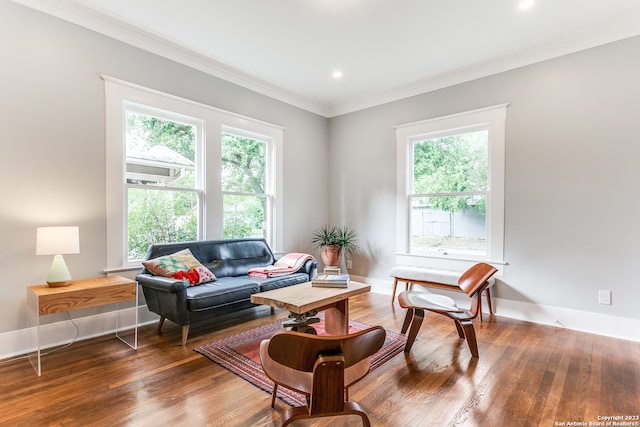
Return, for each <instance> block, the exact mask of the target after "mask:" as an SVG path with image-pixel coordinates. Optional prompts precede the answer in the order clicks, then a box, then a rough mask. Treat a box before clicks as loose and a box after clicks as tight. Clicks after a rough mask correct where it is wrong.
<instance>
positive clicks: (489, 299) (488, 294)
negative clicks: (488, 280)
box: [485, 288, 494, 315]
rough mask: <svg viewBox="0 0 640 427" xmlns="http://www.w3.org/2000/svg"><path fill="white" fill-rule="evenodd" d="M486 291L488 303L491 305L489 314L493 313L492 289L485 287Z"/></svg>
mask: <svg viewBox="0 0 640 427" xmlns="http://www.w3.org/2000/svg"><path fill="white" fill-rule="evenodd" d="M485 293H486V295H487V305H488V306H489V314H491V315H493V314H494V312H493V305H492V303H491V289H489V288H487V289H485Z"/></svg>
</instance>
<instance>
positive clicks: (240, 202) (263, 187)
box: [222, 129, 273, 238]
mask: <svg viewBox="0 0 640 427" xmlns="http://www.w3.org/2000/svg"><path fill="white" fill-rule="evenodd" d="M269 146H270V144H268V143H267V142H266V141H262V140H260V139H259V138H256V137H251V136H249V135H246V134H245V135H242V134H240V132H239V131H238V130H237V129H235V130H227V131H226V132H223V134H222V194H223V202H222V203H223V206H224V237H225V238H231V237H264V238H268V237H269V235H268V233H269V230H270V228H271V227H268V226H267V224H268V223H269V216H270V215H269V213H270V212H271V209H270V206H271V205H272V201H273V194H272V189H271V188H270V187H268V186H267V184H270V183H269V182H268V181H267V177H268V174H267V173H266V165H267V163H268V158H269V157H270V156H269V154H270V152H269Z"/></svg>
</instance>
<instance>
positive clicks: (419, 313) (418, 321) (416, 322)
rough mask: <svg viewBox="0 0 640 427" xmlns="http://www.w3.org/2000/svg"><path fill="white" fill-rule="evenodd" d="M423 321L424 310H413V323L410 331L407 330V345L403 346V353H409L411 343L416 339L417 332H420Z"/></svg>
mask: <svg viewBox="0 0 640 427" xmlns="http://www.w3.org/2000/svg"><path fill="white" fill-rule="evenodd" d="M423 319H424V310H420V309H417V308H414V309H413V321H412V322H411V329H410V330H409V336H408V337H407V344H406V345H405V346H404V352H405V353H409V352H410V351H411V347H412V346H413V342H414V341H415V340H416V337H417V336H418V331H419V330H420V326H421V325H422V320H423Z"/></svg>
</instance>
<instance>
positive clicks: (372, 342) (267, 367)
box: [260, 326, 386, 426]
mask: <svg viewBox="0 0 640 427" xmlns="http://www.w3.org/2000/svg"><path fill="white" fill-rule="evenodd" d="M385 337H386V332H385V330H384V329H383V328H382V327H380V326H376V327H372V328H369V329H366V330H364V331H360V332H357V333H354V334H350V335H340V336H317V335H311V334H305V333H301V332H293V331H282V332H277V333H275V334H274V335H273V336H272V337H271V339H269V340H264V341H262V343H261V344H260V361H261V363H262V367H263V368H264V371H265V373H266V374H267V376H268V377H269V378H271V380H273V382H274V383H275V385H274V387H273V396H272V398H271V407H274V404H275V397H276V392H277V389H278V385H281V386H284V387H287V388H290V389H292V390H295V391H297V392H299V393H303V394H304V395H306V396H307V405H306V406H301V407H297V408H289V409H288V410H287V412H286V413H285V415H284V421H283V423H282V425H283V426H286V425H289V423H291V422H293V421H296V420H300V419H306V418H316V417H330V416H336V415H359V416H360V417H361V418H362V423H363V424H364V425H365V426H370V425H371V424H370V422H369V418H368V417H367V414H366V413H365V412H364V411H363V409H362V407H361V406H360V405H359V404H358V403H357V402H349V401H348V400H349V396H348V387H349V386H351V385H352V384H354V383H356V382H357V381H359V380H360V379H362V378H363V377H364V376H365V375H367V373H368V372H369V367H370V362H369V356H371V355H373V354H375V352H376V351H378V350H379V349H380V348H381V347H382V344H383V343H384V340H385Z"/></svg>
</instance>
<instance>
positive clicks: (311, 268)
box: [300, 259, 318, 280]
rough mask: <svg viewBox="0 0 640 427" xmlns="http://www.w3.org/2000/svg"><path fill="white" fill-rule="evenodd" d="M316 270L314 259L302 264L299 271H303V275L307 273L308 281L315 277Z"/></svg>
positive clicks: (316, 262)
mask: <svg viewBox="0 0 640 427" xmlns="http://www.w3.org/2000/svg"><path fill="white" fill-rule="evenodd" d="M317 269H318V261H316V260H315V259H309V260H307V261H306V262H305V263H304V265H303V266H302V268H301V269H300V271H304V272H305V273H307V274H308V275H309V280H311V279H313V278H314V277H316V270H317Z"/></svg>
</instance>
